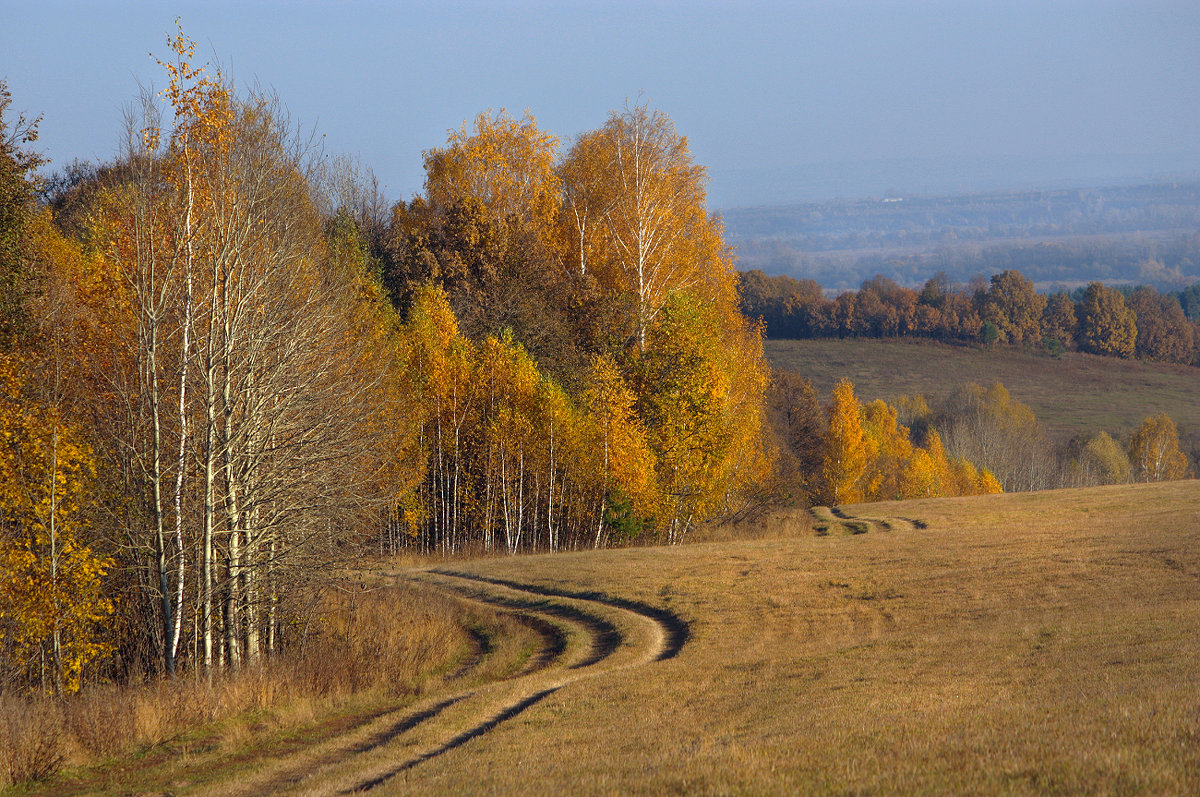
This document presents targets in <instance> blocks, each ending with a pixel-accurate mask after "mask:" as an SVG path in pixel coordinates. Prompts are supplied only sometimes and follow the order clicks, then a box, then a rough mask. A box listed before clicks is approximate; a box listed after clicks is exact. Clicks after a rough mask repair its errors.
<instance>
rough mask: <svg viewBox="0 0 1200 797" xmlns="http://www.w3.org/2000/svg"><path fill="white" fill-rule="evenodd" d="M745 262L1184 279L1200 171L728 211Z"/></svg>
mask: <svg viewBox="0 0 1200 797" xmlns="http://www.w3.org/2000/svg"><path fill="white" fill-rule="evenodd" d="M723 218H724V221H725V225H726V232H727V236H728V239H729V241H730V243H731V244H732V245H733V246H734V248H735V249H736V251H737V254H738V257H739V260H740V263H741V267H742V268H744V269H759V270H762V271H763V272H766V273H768V274H781V275H787V276H791V277H796V278H798V279H811V280H815V281H816V282H819V283H820V284H821V285H823V286H824V287H825V288H828V289H832V290H846V289H849V288H853V287H855V286H856V285H858V284H859V283H861V282H862V281H863V280H866V279H869V278H871V277H872V276H874V275H876V274H882V275H884V276H885V277H888V278H889V279H892V280H895V281H896V282H898V283H900V284H903V285H909V286H917V285H920V284H921V283H922V282H923V281H924V280H925V279H926V278H927V277H928V276H929V275H930V274H933V273H936V272H944V273H945V274H946V275H947V276H948V277H949V278H950V279H953V280H956V281H959V282H966V281H968V280H969V279H970V278H971V277H972V276H975V275H979V274H982V275H990V274H996V273H999V272H1001V271H1005V270H1008V269H1017V270H1020V271H1021V272H1022V273H1023V274H1025V276H1027V277H1028V278H1029V279H1031V280H1032V281H1033V282H1034V283H1036V284H1037V285H1038V287H1039V288H1041V289H1050V290H1054V289H1060V288H1068V289H1069V288H1074V287H1078V286H1081V285H1083V284H1085V283H1087V282H1089V281H1092V280H1097V281H1103V282H1109V283H1112V282H1131V283H1137V284H1147V285H1153V286H1155V287H1157V288H1159V289H1174V290H1179V289H1181V288H1184V287H1186V286H1187V285H1189V284H1191V283H1193V282H1196V281H1198V280H1200V183H1167V184H1157V185H1143V186H1134V187H1119V188H1102V189H1088V190H1064V191H1029V192H1022V193H993V194H976V195H966V196H954V197H916V198H913V197H887V198H884V199H863V200H854V201H833V202H821V203H812V204H805V205H790V206H786V207H771V208H741V209H735V210H728V211H725V212H724V213H723Z"/></svg>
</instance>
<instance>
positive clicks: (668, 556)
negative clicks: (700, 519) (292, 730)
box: [113, 481, 1200, 795]
mask: <svg viewBox="0 0 1200 797" xmlns="http://www.w3.org/2000/svg"><path fill="white" fill-rule="evenodd" d="M841 511H842V512H844V513H845V514H847V515H848V516H849V517H848V518H844V519H841V520H839V519H838V518H836V517H835V516H834V515H831V514H830V513H828V512H821V513H818V517H816V518H814V523H813V524H811V528H813V529H824V530H825V531H826V533H825V535H824V536H815V534H814V532H812V531H803V530H805V529H807V528H809V524H803V523H797V522H789V523H783V524H780V525H779V526H777V528H784V529H795V530H800V533H795V534H792V535H790V536H780V537H773V538H771V537H764V538H761V539H752V540H741V541H736V540H735V541H719V542H707V543H698V544H693V545H685V546H679V547H674V548H629V549H623V550H610V551H589V552H579V553H563V554H555V555H546V556H531V557H516V558H496V559H489V560H477V561H474V562H456V563H450V564H447V565H446V566H445V567H441V568H437V569H436V570H433V571H431V570H430V569H429V568H428V567H421V568H415V569H414V568H411V567H409V568H400V569H396V568H394V567H392V566H390V565H389V564H388V563H386V562H384V563H381V564H380V567H379V569H378V570H377V572H376V575H375V578H377V579H379V580H381V581H389V580H396V581H398V582H400V583H405V584H426V585H429V588H431V589H437V590H446V589H453V590H454V591H456V592H458V593H459V594H460V595H461V596H462V597H463V599H466V600H476V601H486V602H487V603H488V605H496V606H502V607H504V609H505V611H516V612H518V613H524V614H526V615H527V616H529V617H531V618H536V617H543V618H549V620H548V623H552V624H555V625H558V626H561V629H560V631H555V632H553V633H548V632H545V631H544V629H543V632H542V633H544V635H545V637H546V640H548V641H547V643H546V644H547V646H548V647H546V648H545V649H543V651H542V653H535V654H534V655H533V659H534V660H538V661H541V663H540V664H537V665H536V666H532V665H531V666H529V667H527V669H526V671H524V672H523V673H522V674H521V675H520V676H519V677H516V678H509V679H507V680H503V681H499V682H493V683H491V684H490V685H467V686H463V685H459V686H457V687H453V688H451V687H447V688H448V689H449V690H450V691H447V692H446V693H444V694H438V693H437V692H436V691H434V692H431V693H430V694H428V695H427V696H426V697H425V698H424V701H425V702H423V703H420V704H417V705H416V706H415V707H414V710H415V709H417V708H421V707H422V706H430V708H428V709H427V710H423V711H421V712H419V713H416V714H414V715H412V716H409V717H405V716H403V715H398V716H400V719H399V721H397V719H396V717H392V718H389V719H388V724H387V725H385V726H384V727H383V728H382V730H380V729H377V728H373V727H369V726H364V730H363V731H362V733H363V734H367V735H366V736H365V737H364V738H365V740H366V741H363V738H360V737H357V736H352V737H348V738H347V740H346V741H345V742H344V743H343V744H341V745H340V746H333V747H330V746H329V745H326V746H324V747H320V748H319V749H317V750H315V751H314V752H312V753H311V754H306V753H300V754H289V756H285V757H283V758H278V757H277V759H276V760H275V761H268V760H267V759H264V762H265V763H264V764H263V765H262V767H261V771H262V774H261V776H260V777H258V779H257V780H255V779H253V778H252V777H251V775H252V773H253V772H254V771H255V769H256V767H255V766H254V765H252V764H251V763H249V762H245V761H242V762H239V766H238V767H237V768H236V769H235V770H232V771H233V772H237V773H238V774H237V775H236V777H234V779H233V780H231V781H226V782H224V785H222V781H221V779H220V778H219V777H218V778H217V779H216V780H215V781H214V780H213V779H212V778H211V777H207V778H204V779H203V781H205V782H203V783H197V782H192V783H190V784H189V783H188V782H180V781H178V780H176V781H174V782H170V783H168V784H166V786H167V787H169V788H168V789H167V790H169V791H171V792H173V793H181V794H182V793H189V792H194V791H197V790H200V791H204V790H207V791H208V793H230V792H231V790H232V791H240V793H246V794H250V793H265V792H270V791H280V792H287V793H304V794H332V793H345V792H346V791H347V790H352V789H356V788H367V787H375V790H376V791H377V792H378V793H415V794H462V793H473V794H487V793H498V794H508V793H520V794H559V793H565V794H616V793H634V794H671V793H718V794H764V793H770V794H798V793H799V794H874V793H901V794H1076V793H1106V794H1116V793H1119V794H1126V793H1129V794H1138V793H1140V794H1154V795H1159V794H1196V793H1200V482H1198V481H1184V482H1173V483H1166V484H1158V485H1123V486H1117V487H1101V488H1090V489H1081V490H1062V491H1048V492H1041V493H1021V494H1010V495H995V496H980V497H972V498H956V499H931V500H922V501H909V502H893V503H877V504H870V505H861V506H849V507H844V508H842V510H841ZM881 519H891V520H890V521H889V522H886V523H885V522H883V521H882V520H881ZM898 519H903V520H898ZM860 520H861V521H862V522H860ZM857 532H865V533H857ZM451 571H452V572H451ZM480 579H482V580H480ZM555 596H558V597H555ZM564 596H566V597H564ZM569 596H574V597H569ZM605 596H616V597H619V598H620V599H622V600H619V601H611V600H608V599H606V598H605ZM606 601H607V602H606ZM639 607H649V608H639ZM651 610H652V611H654V612H661V613H662V614H663V616H664V617H675V618H678V619H679V620H681V621H683V623H686V629H685V631H686V633H685V634H684V635H683V636H681V637H679V640H680V643H681V646H677V647H676V648H675V649H674V650H672V651H671V652H670V654H669V655H667V653H665V652H664V651H666V647H665V646H666V644H667V642H666V635H667V634H668V633H669V632H670V630H671V627H670V626H669V625H664V624H662V623H659V625H655V622H657V621H655V622H651V620H653V619H654V618H655V617H657V615H652V614H647V612H651ZM661 610H665V612H662V611H661ZM639 612H640V613H639ZM668 613H669V614H668ZM542 622H543V625H547V624H548V623H547V622H546V621H542ZM660 626H661V627H660ZM530 627H536V626H530ZM680 627H682V626H680ZM588 634H591V635H592V637H591V642H590V643H588V642H587V641H586V640H587V638H588ZM603 639H607V640H608V643H607V647H605V646H604V645H602V644H601V640H603ZM555 640H557V641H555ZM551 648H552V650H551ZM547 651H549V654H548V655H545V656H543V655H542V654H544V653H547ZM525 672H528V674H525ZM455 690H457V691H455ZM513 709H515V710H513ZM496 718H499V720H496ZM359 753H361V755H360V754H359ZM331 762H332V763H331ZM322 767H324V769H322ZM297 773H299V774H297ZM378 773H383V774H382V775H379V774H378ZM119 780H120V778H116V779H115V782H114V783H113V787H114V788H113V791H114V792H116V793H122V792H121V789H120V787H119V786H118V785H117V784H118V783H119ZM235 787H236V788H235ZM148 788H149V784H146V783H145V782H143V783H142V785H141V788H140V791H144V792H145V791H146V790H147V789H148ZM146 793H149V792H146Z"/></svg>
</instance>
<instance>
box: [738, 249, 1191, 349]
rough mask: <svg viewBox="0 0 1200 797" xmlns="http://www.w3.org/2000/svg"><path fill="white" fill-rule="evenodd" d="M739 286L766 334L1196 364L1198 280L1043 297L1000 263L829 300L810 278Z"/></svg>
mask: <svg viewBox="0 0 1200 797" xmlns="http://www.w3.org/2000/svg"><path fill="white" fill-rule="evenodd" d="M740 288H741V295H742V303H743V307H744V309H745V311H746V313H747V314H748V315H750V316H751V317H757V318H761V319H762V321H763V324H764V328H765V330H766V334H767V335H768V337H773V338H821V337H840V338H848V337H867V338H901V337H916V338H929V339H931V340H939V341H946V342H964V343H985V344H988V345H991V344H995V343H1009V344H1012V345H1018V346H1035V347H1044V348H1045V349H1047V350H1049V351H1050V352H1051V353H1053V354H1061V353H1062V352H1063V351H1065V350H1068V349H1079V350H1080V351H1086V352H1091V353H1094V354H1102V355H1109V356H1114V357H1126V358H1132V357H1137V358H1141V359H1146V360H1154V361H1159V362H1170V363H1181V364H1185V365H1186V364H1190V365H1200V314H1196V313H1197V310H1200V306H1198V300H1200V284H1198V285H1194V286H1192V287H1190V288H1187V289H1185V290H1183V291H1179V292H1167V293H1160V292H1159V291H1157V290H1155V289H1154V288H1151V287H1147V286H1142V287H1138V288H1136V289H1132V288H1131V289H1121V288H1114V287H1110V286H1107V285H1104V284H1102V283H1099V282H1093V283H1091V284H1090V285H1088V286H1087V287H1086V288H1080V289H1078V290H1075V291H1073V292H1070V293H1066V292H1061V293H1056V294H1053V295H1050V296H1046V295H1045V294H1041V293H1038V292H1037V290H1035V288H1034V285H1033V283H1032V282H1031V281H1030V280H1029V279H1027V278H1026V277H1025V276H1024V275H1023V274H1021V272H1019V271H1016V270H1008V271H1003V272H1001V273H999V274H996V275H994V276H993V277H992V278H991V280H990V281H985V280H984V279H982V278H975V279H973V280H972V281H971V282H970V283H968V284H967V285H955V284H954V283H952V282H951V281H950V280H949V278H947V277H946V276H945V274H938V275H936V276H934V277H932V278H931V279H929V280H927V281H926V282H925V284H924V286H923V287H922V288H921V290H919V291H917V290H913V289H911V288H906V287H903V286H901V285H898V284H896V283H895V282H893V281H892V280H890V279H887V278H886V277H882V276H876V277H875V278H873V279H870V280H867V281H866V282H864V283H863V284H862V285H861V286H860V288H859V290H857V291H845V292H843V293H840V294H838V295H837V296H836V297H835V298H832V299H831V298H828V297H827V296H826V295H825V293H824V291H823V290H822V288H821V286H820V285H818V284H817V283H816V282H813V281H812V280H797V279H794V278H792V277H786V276H775V277H772V276H767V275H766V274H763V273H762V272H761V271H749V272H746V273H744V274H743V276H742V282H741V286H740ZM1185 307H1187V308H1188V309H1189V310H1190V311H1191V312H1192V313H1193V315H1192V317H1190V318H1189V316H1188V315H1187V314H1186V313H1185V311H1184V308H1185Z"/></svg>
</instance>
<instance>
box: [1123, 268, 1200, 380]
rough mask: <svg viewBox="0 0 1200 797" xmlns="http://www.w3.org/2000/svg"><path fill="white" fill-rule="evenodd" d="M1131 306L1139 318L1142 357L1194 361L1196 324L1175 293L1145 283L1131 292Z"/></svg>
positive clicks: (1138, 328) (1184, 362) (1138, 341)
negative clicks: (1162, 291)
mask: <svg viewBox="0 0 1200 797" xmlns="http://www.w3.org/2000/svg"><path fill="white" fill-rule="evenodd" d="M1128 305H1129V309H1130V310H1132V311H1133V313H1134V314H1135V317H1136V319H1137V343H1136V346H1135V353H1136V354H1137V356H1138V357H1144V358H1145V359H1147V360H1157V361H1159V362H1171V363H1182V364H1188V363H1190V362H1191V361H1192V353H1193V349H1194V343H1193V340H1192V325H1191V324H1189V323H1188V321H1187V318H1185V317H1184V315H1183V308H1182V307H1181V306H1180V305H1179V302H1178V301H1177V300H1176V299H1175V297H1174V296H1170V295H1164V294H1161V293H1159V292H1158V291H1156V290H1154V289H1153V288H1150V287H1146V286H1143V287H1141V288H1138V289H1137V290H1136V291H1134V292H1133V294H1132V295H1130V297H1129V302H1128Z"/></svg>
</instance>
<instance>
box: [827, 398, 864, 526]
mask: <svg viewBox="0 0 1200 797" xmlns="http://www.w3.org/2000/svg"><path fill="white" fill-rule="evenodd" d="M828 414H829V436H828V439H827V448H826V453H825V464H824V467H823V469H822V475H823V476H824V480H825V484H826V488H827V490H828V493H829V494H828V499H829V501H830V503H832V504H834V505H837V504H853V503H855V502H858V501H861V500H863V493H862V490H861V489H860V487H859V480H860V479H861V478H862V475H863V473H864V471H865V470H866V467H867V447H866V443H865V441H864V439H863V428H862V413H861V407H860V405H859V402H858V399H857V398H856V397H855V396H854V385H853V384H852V383H851V382H850V380H848V379H843V380H842V381H840V382H838V383H837V385H835V386H834V388H833V403H832V404H831V405H830V407H829V411H828Z"/></svg>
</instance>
